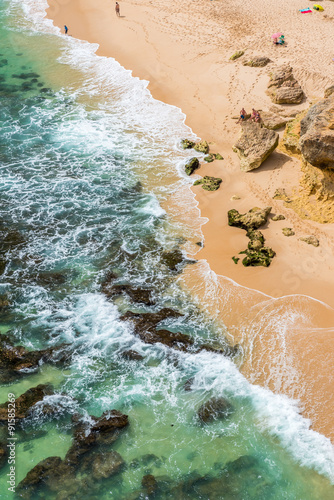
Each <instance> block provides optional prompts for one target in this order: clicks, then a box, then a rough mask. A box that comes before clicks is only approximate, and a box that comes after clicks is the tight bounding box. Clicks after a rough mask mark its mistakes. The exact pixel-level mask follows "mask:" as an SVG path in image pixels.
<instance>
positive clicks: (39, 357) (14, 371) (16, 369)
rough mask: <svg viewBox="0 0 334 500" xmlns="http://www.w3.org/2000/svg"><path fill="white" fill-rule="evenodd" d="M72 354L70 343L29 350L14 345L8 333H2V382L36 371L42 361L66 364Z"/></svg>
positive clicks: (0, 348)
mask: <svg viewBox="0 0 334 500" xmlns="http://www.w3.org/2000/svg"><path fill="white" fill-rule="evenodd" d="M71 354H72V353H71V351H70V349H69V346H68V344H62V345H60V346H57V347H50V348H48V349H44V350H41V351H29V350H28V349H26V348H25V347H23V346H20V345H17V346H16V345H14V343H13V342H12V341H11V339H10V338H9V337H8V336H7V335H1V334H0V358H1V367H0V382H2V383H8V382H13V381H14V380H16V379H17V378H20V377H23V376H25V375H27V374H28V373H32V372H33V371H36V370H37V369H38V368H39V366H40V364H41V363H51V364H58V363H63V364H66V363H67V362H69V361H70V359H71Z"/></svg>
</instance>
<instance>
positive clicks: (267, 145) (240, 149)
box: [232, 122, 279, 172]
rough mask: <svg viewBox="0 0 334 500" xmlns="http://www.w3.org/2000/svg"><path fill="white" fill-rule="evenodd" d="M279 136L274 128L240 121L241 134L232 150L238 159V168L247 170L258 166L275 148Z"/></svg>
mask: <svg viewBox="0 0 334 500" xmlns="http://www.w3.org/2000/svg"><path fill="white" fill-rule="evenodd" d="M278 140H279V136H278V134H277V132H274V130H269V129H266V128H262V127H260V125H259V124H258V123H253V122H242V124H241V135H240V137H239V139H238V140H237V142H236V143H235V145H234V146H233V148H232V149H233V151H234V152H235V153H237V155H238V156H239V159H240V169H241V170H242V171H244V172H249V171H250V170H254V169H255V168H259V167H260V166H261V165H262V163H263V162H264V161H265V160H266V159H267V158H268V156H269V155H270V154H271V153H272V152H273V151H274V150H275V149H276V148H277V146H278Z"/></svg>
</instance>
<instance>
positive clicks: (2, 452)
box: [0, 442, 8, 469]
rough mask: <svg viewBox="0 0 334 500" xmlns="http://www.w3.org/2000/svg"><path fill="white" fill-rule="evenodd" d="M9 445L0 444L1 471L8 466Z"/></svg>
mask: <svg viewBox="0 0 334 500" xmlns="http://www.w3.org/2000/svg"><path fill="white" fill-rule="evenodd" d="M7 444H8V443H1V442H0V469H1V468H2V467H3V466H4V465H6V463H7V458H8V447H7Z"/></svg>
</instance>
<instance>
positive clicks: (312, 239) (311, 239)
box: [299, 235, 320, 247]
mask: <svg viewBox="0 0 334 500" xmlns="http://www.w3.org/2000/svg"><path fill="white" fill-rule="evenodd" d="M299 239H300V241H304V242H305V243H307V244H308V245H313V246H314V247H318V246H319V244H320V243H319V240H318V238H316V237H315V236H313V235H311V236H305V237H303V238H299Z"/></svg>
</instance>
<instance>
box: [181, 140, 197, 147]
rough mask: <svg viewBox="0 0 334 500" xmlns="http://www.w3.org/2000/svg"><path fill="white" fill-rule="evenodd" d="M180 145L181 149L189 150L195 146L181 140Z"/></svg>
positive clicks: (189, 141)
mask: <svg viewBox="0 0 334 500" xmlns="http://www.w3.org/2000/svg"><path fill="white" fill-rule="evenodd" d="M181 145H182V147H183V149H191V148H193V147H194V146H195V143H194V142H193V141H191V140H190V139H182V141H181Z"/></svg>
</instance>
